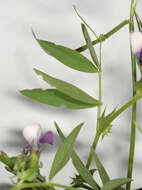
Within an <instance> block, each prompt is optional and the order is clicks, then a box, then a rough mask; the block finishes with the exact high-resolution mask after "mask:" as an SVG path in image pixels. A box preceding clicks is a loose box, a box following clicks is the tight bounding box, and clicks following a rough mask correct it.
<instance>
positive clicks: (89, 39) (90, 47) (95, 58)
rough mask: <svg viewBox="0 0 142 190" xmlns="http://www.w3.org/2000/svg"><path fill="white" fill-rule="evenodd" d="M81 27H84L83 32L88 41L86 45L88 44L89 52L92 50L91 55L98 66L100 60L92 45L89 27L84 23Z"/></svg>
mask: <svg viewBox="0 0 142 190" xmlns="http://www.w3.org/2000/svg"><path fill="white" fill-rule="evenodd" d="M81 28H82V32H83V35H84V38H85V41H86V45H87V47H88V49H89V52H90V55H91V57H92V60H93V62H94V64H95V65H96V67H99V61H98V58H97V55H96V52H95V49H94V47H93V45H92V41H91V38H90V36H89V34H88V31H87V28H86V26H85V25H84V24H81Z"/></svg>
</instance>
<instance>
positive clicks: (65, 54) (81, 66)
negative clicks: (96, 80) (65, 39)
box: [37, 39, 98, 73]
mask: <svg viewBox="0 0 142 190" xmlns="http://www.w3.org/2000/svg"><path fill="white" fill-rule="evenodd" d="M37 42H38V43H39V44H40V46H41V47H42V49H43V50H44V51H45V52H46V53H48V54H49V55H51V56H53V57H54V58H55V59H57V60H58V61H60V62H61V63H63V64H64V65H66V66H68V67H70V68H72V69H75V70H78V71H81V72H87V73H96V72H98V69H97V68H96V67H95V66H94V65H93V63H92V62H91V61H90V60H89V59H87V58H86V57H85V56H83V55H81V54H80V53H79V52H77V51H75V50H73V49H70V48H68V47H64V46H61V45H56V44H54V43H52V42H48V41H44V40H39V39H37Z"/></svg>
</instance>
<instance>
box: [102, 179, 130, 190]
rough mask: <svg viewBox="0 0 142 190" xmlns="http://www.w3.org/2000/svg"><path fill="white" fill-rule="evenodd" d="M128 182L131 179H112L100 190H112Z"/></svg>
mask: <svg viewBox="0 0 142 190" xmlns="http://www.w3.org/2000/svg"><path fill="white" fill-rule="evenodd" d="M130 181H131V179H128V178H120V179H112V180H110V181H108V182H107V183H105V185H104V186H103V187H102V188H101V190H112V189H115V188H117V187H119V186H121V185H124V184H126V183H128V182H130Z"/></svg>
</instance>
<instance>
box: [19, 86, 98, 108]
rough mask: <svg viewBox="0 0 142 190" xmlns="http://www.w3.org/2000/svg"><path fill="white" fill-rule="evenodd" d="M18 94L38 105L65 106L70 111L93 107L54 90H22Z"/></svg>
mask: <svg viewBox="0 0 142 190" xmlns="http://www.w3.org/2000/svg"><path fill="white" fill-rule="evenodd" d="M20 92H21V93H22V94H23V95H24V96H27V97H29V98H31V99H33V100H36V101H38V102H40V103H43V104H48V105H52V106H56V107H59V106H63V105H65V106H66V107H68V108H70V109H85V108H90V107H94V106H93V105H92V104H85V103H84V102H81V101H78V100H75V99H73V98H71V97H70V96H68V95H65V94H63V93H62V92H60V91H59V90H56V89H47V90H42V89H32V90H22V91H20Z"/></svg>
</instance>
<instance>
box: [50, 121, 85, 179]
mask: <svg viewBox="0 0 142 190" xmlns="http://www.w3.org/2000/svg"><path fill="white" fill-rule="evenodd" d="M82 125H83V123H81V124H80V125H78V126H77V127H76V128H75V129H73V131H72V132H71V133H70V134H69V136H68V137H67V138H66V139H65V140H64V142H63V144H61V146H60V147H59V149H58V151H57V152H56V155H55V157H54V160H53V163H52V167H51V170H50V174H49V180H51V179H52V178H53V177H54V176H55V175H56V174H57V172H59V171H60V170H61V169H62V168H63V167H64V166H65V165H66V163H67V162H68V160H69V159H70V157H71V154H72V150H73V145H74V142H75V140H76V137H77V135H78V133H79V131H80V129H81V127H82Z"/></svg>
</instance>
